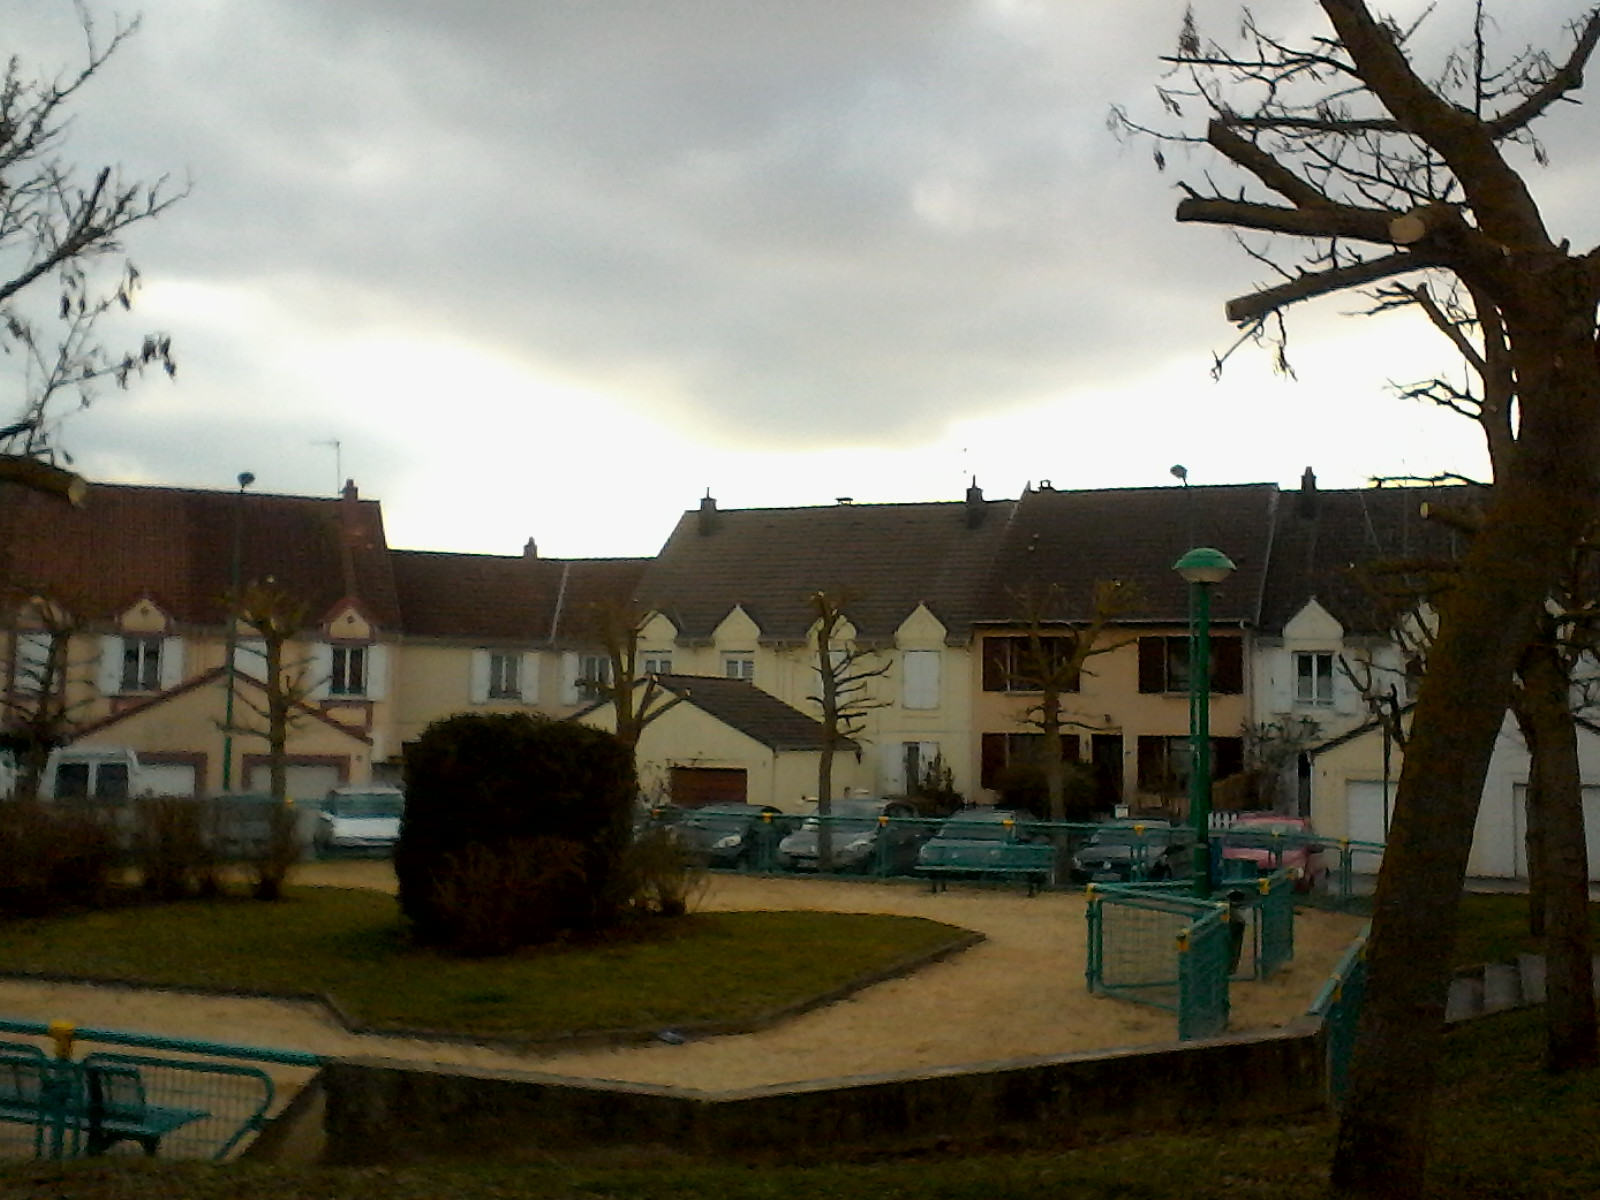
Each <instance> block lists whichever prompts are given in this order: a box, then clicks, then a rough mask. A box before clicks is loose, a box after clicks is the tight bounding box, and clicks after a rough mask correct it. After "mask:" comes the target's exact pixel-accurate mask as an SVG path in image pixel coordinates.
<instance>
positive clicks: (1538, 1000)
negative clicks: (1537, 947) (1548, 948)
mask: <svg viewBox="0 0 1600 1200" xmlns="http://www.w3.org/2000/svg"><path fill="white" fill-rule="evenodd" d="M1517 974H1518V975H1520V976H1521V977H1522V1002H1523V1003H1524V1004H1543V1003H1544V1000H1545V990H1544V955H1542V954H1519V955H1517Z"/></svg>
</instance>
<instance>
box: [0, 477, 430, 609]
mask: <svg viewBox="0 0 1600 1200" xmlns="http://www.w3.org/2000/svg"><path fill="white" fill-rule="evenodd" d="M236 522H237V525H236ZM236 527H237V529H238V531H239V539H238V544H239V547H240V579H241V580H242V581H244V582H246V583H248V582H250V581H251V580H255V579H263V578H265V577H267V576H271V577H272V579H273V580H274V582H275V583H276V584H277V585H278V586H279V587H281V588H282V589H283V590H285V591H287V592H288V593H289V594H290V595H293V596H296V597H299V598H301V599H303V600H304V601H305V602H306V603H307V604H308V605H309V608H310V612H311V615H312V618H313V619H314V620H320V619H321V618H322V617H324V616H326V615H327V614H328V613H329V611H330V610H331V609H332V608H333V607H334V606H335V605H336V604H337V603H338V602H339V601H340V600H342V599H346V598H350V599H355V600H358V601H359V602H360V605H361V607H362V610H363V611H364V612H365V614H366V615H367V616H368V617H369V618H370V619H371V620H372V621H374V622H376V623H377V625H378V626H379V628H380V629H383V630H395V629H398V628H399V625H400V607H399V603H398V600H397V598H396V594H395V587H394V577H393V574H392V573H391V571H390V569H389V559H388V549H387V546H386V545H385V543H384V532H383V518H382V515H381V512H380V510H379V507H378V505H377V503H376V502H375V501H371V500H360V499H357V498H355V497H354V496H353V495H352V496H350V497H346V498H329V499H321V498H313V497H308V496H276V495H270V494H263V493H254V492H246V493H245V494H244V496H243V497H242V498H241V497H240V496H239V495H238V494H237V493H235V492H216V491H199V490H191V489H186V488H166V487H140V486H133V485H126V484H95V485H94V486H92V487H91V488H90V490H89V495H88V501H87V503H86V504H85V505H84V507H83V508H81V509H75V508H71V507H69V506H67V505H65V504H62V503H61V502H60V501H59V500H56V499H54V498H52V497H47V496H43V495H40V494H38V493H34V492H30V491H27V490H25V489H22V488H19V487H16V486H14V485H10V484H0V582H4V583H5V584H6V585H8V586H11V587H15V588H20V589H23V590H27V591H39V592H41V593H48V594H50V595H51V596H53V597H55V598H57V599H58V601H59V602H60V603H62V604H63V605H65V606H66V607H67V608H68V609H69V610H71V611H72V612H74V613H77V614H81V615H84V616H87V617H88V618H90V619H91V620H96V621H100V620H109V619H111V618H113V617H115V616H116V615H118V614H120V613H121V612H123V611H124V610H126V609H127V608H128V606H129V605H131V604H133V603H134V602H136V601H137V600H139V599H140V598H141V597H144V596H148V597H149V598H150V599H151V600H153V601H154V602H155V603H157V604H159V605H160V606H161V607H162V609H163V610H165V611H166V612H167V613H168V614H169V615H171V616H172V617H174V618H175V619H177V620H178V621H180V622H183V623H186V624H191V625H200V626H207V625H211V626H215V625H220V624H222V623H223V619H224V612H223V608H224V604H223V601H224V596H225V594H226V593H227V591H228V589H229V586H230V581H231V571H232V563H233V546H234V531H235V528H236Z"/></svg>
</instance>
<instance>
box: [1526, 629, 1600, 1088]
mask: <svg viewBox="0 0 1600 1200" xmlns="http://www.w3.org/2000/svg"><path fill="white" fill-rule="evenodd" d="M1522 677H1523V684H1524V702H1523V703H1524V707H1525V708H1526V710H1527V717H1528V723H1529V725H1531V726H1532V727H1533V729H1534V730H1535V738H1536V741H1535V744H1534V747H1533V749H1534V756H1533V767H1532V771H1531V772H1530V779H1529V794H1530V796H1537V804H1536V805H1534V804H1530V807H1537V808H1538V809H1539V812H1540V819H1539V829H1540V838H1539V841H1540V843H1541V846H1540V851H1541V853H1540V858H1541V859H1542V861H1543V866H1544V874H1545V881H1544V886H1543V888H1542V892H1543V899H1544V904H1545V914H1544V917H1545V919H1544V929H1545V963H1546V970H1545V1031H1546V1038H1545V1069H1546V1070H1548V1071H1552V1072H1557V1073H1559V1072H1563V1071H1577V1070H1591V1069H1593V1068H1594V1067H1596V1066H1600V1023H1597V1021H1596V1017H1595V1005H1594V960H1593V958H1592V955H1593V953H1594V949H1593V945H1592V939H1591V938H1590V936H1589V882H1588V874H1589V871H1588V855H1587V854H1586V853H1585V849H1584V829H1583V779H1582V774H1581V771H1580V768H1579V764H1578V731H1577V726H1576V724H1575V723H1574V722H1573V719H1572V709H1571V687H1570V680H1569V677H1568V673H1567V670H1566V668H1565V666H1564V664H1563V663H1562V662H1561V660H1560V655H1559V653H1558V652H1557V650H1556V648H1555V646H1554V645H1552V644H1550V643H1548V642H1546V641H1545V640H1544V639H1540V641H1539V642H1538V643H1537V644H1535V645H1534V646H1532V647H1531V648H1530V649H1529V651H1528V653H1527V654H1526V655H1524V657H1523V664H1522Z"/></svg>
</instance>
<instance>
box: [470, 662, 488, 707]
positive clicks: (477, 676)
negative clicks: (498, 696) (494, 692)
mask: <svg viewBox="0 0 1600 1200" xmlns="http://www.w3.org/2000/svg"><path fill="white" fill-rule="evenodd" d="M467 699H468V700H469V701H470V702H471V703H473V704H487V703H488V702H489V652H488V651H487V650H474V651H473V652H472V662H471V664H470V665H469V667H468V679H467Z"/></svg>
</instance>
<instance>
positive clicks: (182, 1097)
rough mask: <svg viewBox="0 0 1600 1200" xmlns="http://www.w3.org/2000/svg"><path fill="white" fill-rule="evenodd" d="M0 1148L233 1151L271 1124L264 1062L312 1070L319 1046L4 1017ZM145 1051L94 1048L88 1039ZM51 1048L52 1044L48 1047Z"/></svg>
mask: <svg viewBox="0 0 1600 1200" xmlns="http://www.w3.org/2000/svg"><path fill="white" fill-rule="evenodd" d="M0 1032H3V1033H8V1034H13V1035H22V1036H23V1037H25V1038H32V1039H34V1040H31V1041H23V1040H16V1041H3V1042H0V1154H5V1155H8V1156H17V1155H21V1156H28V1155H31V1156H33V1157H36V1158H78V1157H86V1156H98V1155H105V1154H135V1155H139V1154H142V1155H147V1156H152V1157H153V1156H155V1155H157V1154H159V1155H160V1156H162V1157H164V1158H201V1159H222V1158H227V1157H228V1156H229V1155H231V1154H232V1153H234V1151H236V1150H238V1149H239V1148H241V1147H242V1146H243V1145H244V1144H245V1143H246V1142H247V1141H248V1140H249V1139H250V1138H251V1137H253V1136H254V1135H255V1134H256V1133H257V1132H259V1131H260V1130H261V1129H262V1128H263V1127H264V1125H265V1123H266V1121H267V1119H268V1117H269V1116H270V1115H271V1114H272V1113H273V1111H274V1107H275V1104H276V1102H277V1099H278V1089H277V1086H276V1084H275V1081H274V1079H273V1077H272V1076H271V1075H269V1074H268V1073H267V1072H266V1071H265V1070H263V1069H262V1067H261V1066H259V1065H256V1064H259V1063H267V1064H276V1065H277V1066H278V1067H279V1068H280V1070H281V1069H283V1068H296V1069H298V1070H295V1071H291V1072H290V1074H292V1075H297V1076H299V1077H300V1078H301V1079H303V1078H306V1077H309V1075H310V1073H311V1071H312V1070H314V1069H315V1068H316V1067H317V1066H318V1065H320V1062H321V1060H320V1059H319V1058H318V1057H317V1056H316V1055H312V1054H306V1053H302V1052H299V1051H291V1050H272V1049H267V1048H264V1047H254V1046H237V1045H228V1044H224V1043H215V1042H200V1041H189V1040H185V1039H181V1038H168V1037H159V1036H156V1035H151V1034H141V1033H128V1032H124V1031H119V1030H107V1029H88V1028H76V1027H74V1026H72V1025H70V1024H67V1023H65V1022H56V1023H54V1024H51V1025H45V1024H43V1023H41V1022H35V1021H11V1020H0ZM94 1042H98V1043H104V1044H106V1045H112V1046H116V1045H121V1046H125V1047H129V1048H132V1049H137V1050H140V1051H144V1052H141V1053H129V1052H127V1051H125V1050H98V1049H97V1050H92V1051H90V1052H89V1053H87V1054H85V1055H83V1057H82V1058H75V1057H74V1055H75V1054H76V1052H77V1050H78V1049H79V1047H80V1045H81V1044H83V1043H94ZM46 1046H48V1047H49V1050H48V1051H47V1050H46V1048H45V1047H46Z"/></svg>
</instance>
